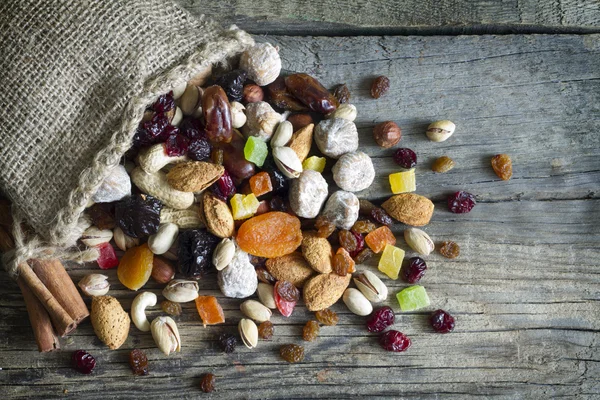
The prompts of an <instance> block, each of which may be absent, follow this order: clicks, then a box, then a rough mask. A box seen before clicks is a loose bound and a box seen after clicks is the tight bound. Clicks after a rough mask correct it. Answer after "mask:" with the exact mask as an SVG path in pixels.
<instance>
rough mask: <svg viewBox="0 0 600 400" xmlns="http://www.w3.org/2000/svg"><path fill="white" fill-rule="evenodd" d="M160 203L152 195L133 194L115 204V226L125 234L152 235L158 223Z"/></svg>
mask: <svg viewBox="0 0 600 400" xmlns="http://www.w3.org/2000/svg"><path fill="white" fill-rule="evenodd" d="M161 209H162V203H161V202H160V200H158V199H155V198H154V197H152V196H148V195H144V194H135V195H133V196H130V197H127V198H125V199H123V200H121V201H119V202H117V203H116V204H115V217H116V222H117V226H118V227H119V228H121V229H122V230H123V232H124V233H125V234H126V235H127V236H131V237H134V238H140V237H144V236H148V235H153V234H155V233H156V232H157V231H158V226H159V225H160V210H161Z"/></svg>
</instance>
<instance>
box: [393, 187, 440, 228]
mask: <svg viewBox="0 0 600 400" xmlns="http://www.w3.org/2000/svg"><path fill="white" fill-rule="evenodd" d="M381 207H382V208H383V209H384V210H385V211H386V212H387V213H388V214H390V216H391V217H392V218H394V219H396V220H398V221H400V222H402V223H405V224H406V225H412V226H423V225H427V224H428V223H429V220H430V219H431V216H432V215H433V203H432V202H431V200H429V199H428V198H427V197H423V196H419V195H418V194H414V193H402V194H397V195H395V196H392V197H390V198H389V199H387V200H386V201H385V202H384V203H383V204H382V205H381Z"/></svg>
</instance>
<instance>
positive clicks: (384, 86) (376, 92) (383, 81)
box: [371, 75, 390, 99]
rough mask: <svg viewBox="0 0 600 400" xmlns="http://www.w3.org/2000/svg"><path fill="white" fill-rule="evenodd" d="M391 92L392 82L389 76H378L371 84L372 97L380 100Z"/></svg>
mask: <svg viewBox="0 0 600 400" xmlns="http://www.w3.org/2000/svg"><path fill="white" fill-rule="evenodd" d="M388 90H390V80H389V79H388V77H387V76H383V75H382V76H378V77H377V78H375V80H374V81H373V83H372V84H371V96H373V98H374V99H378V98H380V97H381V96H383V95H384V94H386V93H387V92H388Z"/></svg>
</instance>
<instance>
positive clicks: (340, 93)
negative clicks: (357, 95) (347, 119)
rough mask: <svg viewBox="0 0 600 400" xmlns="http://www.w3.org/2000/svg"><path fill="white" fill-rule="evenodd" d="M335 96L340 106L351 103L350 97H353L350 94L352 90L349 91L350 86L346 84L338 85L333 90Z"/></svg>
mask: <svg viewBox="0 0 600 400" xmlns="http://www.w3.org/2000/svg"><path fill="white" fill-rule="evenodd" d="M333 95H334V96H335V98H336V99H337V101H338V102H339V103H340V104H344V103H347V102H348V101H350V97H352V96H351V94H350V89H348V86H346V84H345V83H343V84H341V85H337V86H336V87H335V89H334V90H333Z"/></svg>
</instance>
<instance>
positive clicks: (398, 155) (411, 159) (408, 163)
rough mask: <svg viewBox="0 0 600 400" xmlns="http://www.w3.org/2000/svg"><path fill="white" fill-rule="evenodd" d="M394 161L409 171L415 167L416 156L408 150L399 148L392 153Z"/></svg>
mask: <svg viewBox="0 0 600 400" xmlns="http://www.w3.org/2000/svg"><path fill="white" fill-rule="evenodd" d="M394 161H395V162H396V164H398V165H399V166H401V167H402V168H406V169H411V168H414V167H416V166H417V154H416V153H415V152H414V151H412V150H411V149H408V148H400V149H398V150H396V152H395V153H394Z"/></svg>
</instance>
